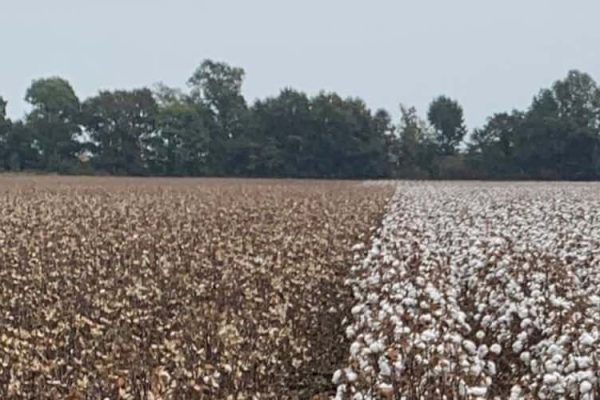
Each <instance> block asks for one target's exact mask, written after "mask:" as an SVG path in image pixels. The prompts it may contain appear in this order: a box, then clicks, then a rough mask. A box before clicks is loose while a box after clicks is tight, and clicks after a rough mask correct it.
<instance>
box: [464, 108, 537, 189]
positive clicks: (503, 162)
mask: <svg viewBox="0 0 600 400" xmlns="http://www.w3.org/2000/svg"><path fill="white" fill-rule="evenodd" d="M524 118H525V115H524V113H522V112H519V111H513V112H512V113H510V114H509V113H498V114H494V115H493V116H492V117H490V118H489V119H488V121H487V123H486V124H485V126H484V127H483V128H481V129H475V131H474V132H473V135H472V138H471V144H470V146H469V154H470V157H471V160H472V161H475V166H476V167H477V168H478V169H480V170H483V171H485V172H486V173H487V174H488V175H489V176H491V177H494V178H501V177H502V178H509V177H514V176H518V175H521V174H522V173H523V171H519V170H518V168H517V167H518V165H517V164H516V162H515V161H516V160H515V155H516V152H517V150H518V149H517V145H518V141H519V140H520V138H519V135H520V134H521V132H522V127H523V121H524Z"/></svg>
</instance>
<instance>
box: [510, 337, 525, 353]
mask: <svg viewBox="0 0 600 400" xmlns="http://www.w3.org/2000/svg"><path fill="white" fill-rule="evenodd" d="M512 350H513V353H520V352H521V350H523V342H521V341H520V340H517V341H515V342H514V343H513V345H512Z"/></svg>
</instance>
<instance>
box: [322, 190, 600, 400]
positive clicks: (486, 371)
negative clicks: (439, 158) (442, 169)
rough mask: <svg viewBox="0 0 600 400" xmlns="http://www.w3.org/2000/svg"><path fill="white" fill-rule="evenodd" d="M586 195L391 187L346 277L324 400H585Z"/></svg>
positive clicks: (588, 361)
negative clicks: (349, 304) (368, 242)
mask: <svg viewBox="0 0 600 400" xmlns="http://www.w3.org/2000/svg"><path fill="white" fill-rule="evenodd" d="M599 189H600V187H599V186H598V185H590V186H582V185H578V184H543V183H531V184H530V183H527V184H520V183H511V184H507V183H466V182H463V183H441V182H439V183H422V182H404V183H400V184H399V185H398V188H397V191H396V194H395V196H394V197H393V199H392V200H391V203H390V206H389V207H388V210H387V214H386V215H385V217H384V218H383V221H382V226H381V228H380V229H379V230H378V231H376V232H375V233H374V237H373V238H372V247H371V248H370V249H369V250H368V252H367V253H366V256H365V257H364V258H362V259H359V260H357V263H356V264H355V265H354V266H353V267H352V279H349V280H348V281H347V284H348V285H350V286H351V287H352V290H353V293H354V299H355V305H354V307H353V308H352V318H351V319H350V320H349V321H348V324H347V326H346V334H347V337H348V339H349V340H350V342H351V345H350V348H349V356H348V362H347V365H346V366H345V367H342V368H340V370H338V371H337V372H336V374H335V375H334V377H333V381H334V383H335V384H336V385H337V393H336V398H338V399H354V398H356V399H358V398H360V399H371V398H373V399H375V398H384V399H385V398H390V399H401V398H423V399H426V398H432V397H433V398H447V399H455V398H457V399H458V398H465V399H479V398H482V399H495V398H498V399H507V398H510V399H534V398H540V399H580V398H581V399H587V398H589V399H592V398H596V397H598V396H599V395H600V391H599V382H598V379H599V377H600V373H599V367H598V360H599V359H600V333H599V331H598V329H599V328H598V327H600V324H599V323H600V268H598V267H599V266H600V265H599V264H600V225H599V224H597V223H595V221H597V220H598V217H599V216H600V215H599V213H600V211H598V210H599V207H598V206H599V205H600V204H599V203H600V197H599V196H598V191H599Z"/></svg>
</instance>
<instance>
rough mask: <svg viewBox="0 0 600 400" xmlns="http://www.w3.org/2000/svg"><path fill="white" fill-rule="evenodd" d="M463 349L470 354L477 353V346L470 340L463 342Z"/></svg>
mask: <svg viewBox="0 0 600 400" xmlns="http://www.w3.org/2000/svg"><path fill="white" fill-rule="evenodd" d="M463 347H464V348H465V350H466V351H467V352H468V353H469V354H475V353H476V352H477V346H476V345H475V343H473V342H472V341H470V340H463Z"/></svg>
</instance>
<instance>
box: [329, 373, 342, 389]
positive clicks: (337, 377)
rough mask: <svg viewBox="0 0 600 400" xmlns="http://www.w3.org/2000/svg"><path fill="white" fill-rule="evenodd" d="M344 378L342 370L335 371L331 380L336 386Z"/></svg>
mask: <svg viewBox="0 0 600 400" xmlns="http://www.w3.org/2000/svg"><path fill="white" fill-rule="evenodd" d="M341 378H342V370H340V369H338V370H337V371H335V372H334V373H333V378H332V379H331V382H333V383H334V384H336V385H337V384H338V383H340V379H341Z"/></svg>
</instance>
